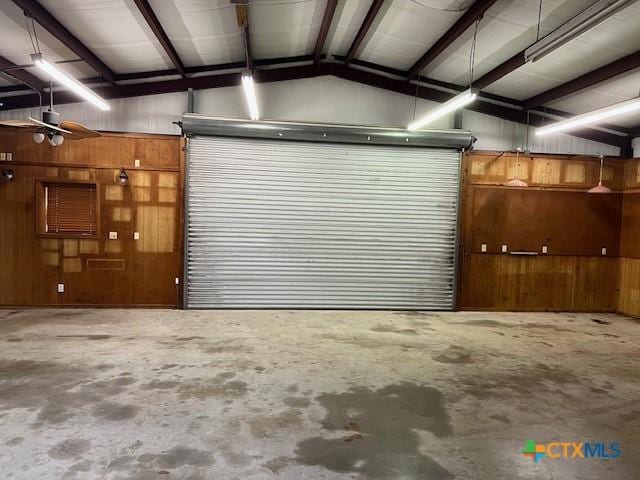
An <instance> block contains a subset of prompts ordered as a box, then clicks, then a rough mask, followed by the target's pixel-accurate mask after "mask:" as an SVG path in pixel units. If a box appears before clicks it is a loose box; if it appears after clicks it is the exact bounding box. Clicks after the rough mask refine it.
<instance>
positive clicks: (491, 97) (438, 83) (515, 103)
mask: <svg viewBox="0 0 640 480" xmlns="http://www.w3.org/2000/svg"><path fill="white" fill-rule="evenodd" d="M334 58H335V59H336V60H343V59H344V57H342V56H340V55H336V56H335V57H334ZM351 64H352V65H356V66H360V67H364V68H368V69H371V70H375V71H376V72H380V73H388V74H390V75H394V76H396V77H399V78H404V76H405V72H404V71H403V70H400V69H397V68H391V67H385V66H383V65H378V64H377V63H372V62H367V61H365V60H358V59H353V60H352V61H351ZM414 80H416V81H419V82H422V83H425V84H428V85H432V86H435V87H440V88H446V89H449V90H452V91H455V92H457V93H462V92H464V91H465V90H467V89H468V88H469V87H468V86H466V85H458V84H455V83H450V82H444V81H442V80H436V79H434V78H429V77H425V76H422V75H419V76H418V77H416V78H415V79H414ZM478 96H479V97H480V98H481V99H486V100H487V101H493V102H499V103H503V104H508V105H509V106H510V107H511V108H515V109H520V110H523V109H524V103H523V101H522V100H516V99H515V98H509V97H503V96H501V95H495V94H493V93H489V92H483V91H480V92H479V93H478ZM544 113H545V114H548V115H553V116H556V117H560V118H569V117H572V116H573V114H572V113H569V112H564V111H562V110H556V109H552V108H545V109H544ZM598 125H599V126H601V127H603V128H606V129H609V130H614V131H616V132H620V133H623V134H625V135H629V133H630V131H629V129H628V128H626V127H622V126H620V125H613V124H610V123H600V124H598Z"/></svg>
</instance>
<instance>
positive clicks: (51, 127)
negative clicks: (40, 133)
mask: <svg viewBox="0 0 640 480" xmlns="http://www.w3.org/2000/svg"><path fill="white" fill-rule="evenodd" d="M29 120H31V121H32V122H33V123H35V124H36V125H37V126H39V127H43V128H46V129H49V130H55V131H56V132H60V133H67V134H69V135H71V133H72V132H70V131H69V130H65V129H64V128H60V127H56V126H55V125H51V124H50V123H47V122H41V121H40V120H36V119H35V118H32V117H29Z"/></svg>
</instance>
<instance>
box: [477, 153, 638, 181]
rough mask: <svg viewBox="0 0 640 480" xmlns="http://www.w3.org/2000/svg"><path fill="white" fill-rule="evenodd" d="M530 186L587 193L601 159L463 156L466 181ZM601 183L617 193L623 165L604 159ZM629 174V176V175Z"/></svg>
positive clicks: (617, 160) (594, 178)
mask: <svg viewBox="0 0 640 480" xmlns="http://www.w3.org/2000/svg"><path fill="white" fill-rule="evenodd" d="M516 165H519V167H518V177H519V178H520V179H522V180H525V181H526V182H527V183H528V184H529V186H530V187H547V188H549V187H552V188H572V189H580V190H587V189H589V188H591V187H593V186H594V185H597V183H598V178H599V174H600V159H599V158H597V157H585V156H572V155H541V154H533V155H524V154H520V155H518V156H516V154H515V152H472V153H471V154H469V155H466V156H465V164H464V172H465V177H466V181H467V182H468V183H470V184H476V185H503V184H505V183H506V182H508V181H509V180H510V179H512V178H513V177H515V175H516ZM604 165H605V166H604V169H603V175H602V177H603V183H604V184H605V185H607V186H608V187H610V188H611V189H613V190H616V191H620V190H622V189H623V186H624V184H625V168H629V167H626V165H625V163H624V161H623V160H621V159H620V158H605V161H604ZM629 175H631V173H629Z"/></svg>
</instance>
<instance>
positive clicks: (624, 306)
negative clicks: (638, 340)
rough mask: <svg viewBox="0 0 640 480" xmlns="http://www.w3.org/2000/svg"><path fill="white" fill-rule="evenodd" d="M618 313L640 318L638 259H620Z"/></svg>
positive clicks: (639, 270) (639, 262) (639, 260)
mask: <svg viewBox="0 0 640 480" xmlns="http://www.w3.org/2000/svg"><path fill="white" fill-rule="evenodd" d="M618 311H619V312H621V313H624V314H626V315H630V316H632V317H638V318H640V259H637V258H621V259H620V297H619V302H618Z"/></svg>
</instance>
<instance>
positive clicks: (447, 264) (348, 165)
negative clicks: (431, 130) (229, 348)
mask: <svg viewBox="0 0 640 480" xmlns="http://www.w3.org/2000/svg"><path fill="white" fill-rule="evenodd" d="M459 166H460V153H459V152H458V151H456V150H452V149H435V148H424V147H423V148H415V147H414V148H412V147H398V146H368V145H347V144H318V143H307V142H281V141H273V140H258V139H246V138H224V137H207V136H194V137H193V138H191V139H190V141H189V147H188V179H189V181H188V187H187V195H188V200H187V205H188V206H187V209H188V224H187V285H186V289H187V291H186V293H187V306H188V307H189V308H362V309H383V308H386V309H425V310H450V309H452V307H453V296H454V286H453V278H454V264H455V262H454V256H455V236H456V214H457V203H458V194H459Z"/></svg>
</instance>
